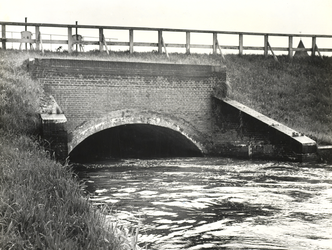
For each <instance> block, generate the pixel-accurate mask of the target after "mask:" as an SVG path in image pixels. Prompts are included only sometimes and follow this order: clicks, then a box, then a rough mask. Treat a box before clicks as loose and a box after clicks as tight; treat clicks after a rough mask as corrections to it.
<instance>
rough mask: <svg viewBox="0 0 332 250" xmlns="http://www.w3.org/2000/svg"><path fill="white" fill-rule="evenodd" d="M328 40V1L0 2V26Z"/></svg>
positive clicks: (331, 20) (331, 24)
mask: <svg viewBox="0 0 332 250" xmlns="http://www.w3.org/2000/svg"><path fill="white" fill-rule="evenodd" d="M25 17H27V18H28V22H38V23H63V24H74V23H75V21H78V22H79V24H98V25H110V26H111V25H115V26H134V27H135V26H136V27H137V26H139V27H141V26H143V27H158V28H188V29H208V30H221V31H224V30H225V31H252V32H278V33H295V34H299V33H300V32H301V33H303V34H311V33H313V34H332V1H331V0H55V1H50V0H0V20H1V21H10V22H24V18H25Z"/></svg>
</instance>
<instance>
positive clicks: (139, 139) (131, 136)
mask: <svg viewBox="0 0 332 250" xmlns="http://www.w3.org/2000/svg"><path fill="white" fill-rule="evenodd" d="M195 156H202V152H201V151H200V150H199V149H198V148H197V146H196V145H195V144H193V143H192V142H191V141H190V140H189V139H187V138H186V137H185V136H183V135H182V134H181V133H179V132H177V131H174V130H172V129H169V128H165V127H159V126H154V125H149V124H128V125H121V126H118V127H114V128H110V129H106V130H103V131H100V132H98V133H96V134H93V135H91V136H90V137H88V138H86V139H85V140H84V141H83V142H81V143H80V144H79V145H77V146H76V147H75V148H74V149H73V151H72V152H71V153H70V155H69V157H70V161H72V162H81V163H82V162H90V161H96V160H105V159H111V158H165V157H195Z"/></svg>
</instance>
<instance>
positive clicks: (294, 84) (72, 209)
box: [0, 50, 332, 249]
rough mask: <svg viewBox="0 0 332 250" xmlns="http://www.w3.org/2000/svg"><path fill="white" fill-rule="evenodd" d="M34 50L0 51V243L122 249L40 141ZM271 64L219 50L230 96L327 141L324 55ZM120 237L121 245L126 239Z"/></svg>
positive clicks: (205, 60) (212, 60) (329, 109)
mask: <svg viewBox="0 0 332 250" xmlns="http://www.w3.org/2000/svg"><path fill="white" fill-rule="evenodd" d="M39 56H41V55H40V54H39V53H38V52H19V51H2V50H0V249H10V248H11V249H130V247H129V245H128V244H129V242H128V240H124V239H123V238H121V237H120V236H119V235H120V234H119V232H118V230H117V229H116V228H113V227H112V225H110V224H107V223H106V222H105V218H104V216H103V215H102V214H101V213H100V212H99V211H96V210H95V209H94V208H93V207H92V206H91V205H90V203H89V202H88V201H87V200H86V199H83V198H82V197H83V191H82V187H81V185H80V184H79V183H78V182H77V181H76V180H75V179H74V178H73V173H72V172H71V171H70V169H68V167H63V166H61V165H60V164H57V163H55V162H54V161H52V160H51V159H50V158H49V156H48V155H47V154H46V153H45V152H44V151H43V150H42V148H40V146H39V144H40V140H39V139H38V133H39V128H40V124H39V118H38V115H37V114H38V111H39V110H38V109H39V100H40V97H41V96H42V95H43V90H42V86H40V85H39V83H38V82H36V81H32V80H31V79H30V78H29V76H28V74H27V73H26V72H25V70H24V69H23V68H22V67H21V66H22V65H23V62H24V60H26V59H27V58H29V57H39ZM44 56H47V57H60V58H84V59H98V60H125V61H143V62H145V61H146V62H151V61H152V62H164V63H191V64H220V61H221V60H220V59H221V58H220V56H212V55H190V56H188V55H183V54H170V59H167V58H166V56H165V55H159V54H157V53H137V54H136V53H134V54H128V53H111V55H106V54H99V53H94V52H92V53H82V54H81V53H80V54H76V55H75V54H73V55H68V54H66V53H51V52H49V53H46V54H45V55H44ZM279 61H280V63H276V62H274V61H273V59H272V58H268V59H266V58H264V57H262V56H237V55H226V66H227V77H228V81H229V83H230V85H231V86H232V89H231V91H230V93H229V96H230V98H233V99H235V100H237V101H239V102H241V103H243V104H245V105H248V106H249V107H251V108H253V109H256V110H257V111H260V112H262V113H263V114H265V115H267V116H269V117H271V118H273V119H275V120H277V121H279V122H281V123H284V124H286V125H288V126H290V127H292V128H294V129H296V130H298V131H300V132H303V133H305V134H306V135H308V136H309V137H312V138H313V139H315V140H318V142H319V143H320V144H328V143H330V144H332V96H331V95H332V58H324V60H320V59H318V58H316V59H311V58H305V59H296V58H294V60H293V61H292V62H290V61H288V59H287V58H286V57H280V58H279ZM126 244H127V245H126Z"/></svg>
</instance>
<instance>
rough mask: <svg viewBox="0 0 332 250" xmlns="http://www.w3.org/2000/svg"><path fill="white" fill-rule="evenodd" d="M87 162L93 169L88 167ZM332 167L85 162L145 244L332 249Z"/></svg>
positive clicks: (100, 195)
mask: <svg viewBox="0 0 332 250" xmlns="http://www.w3.org/2000/svg"><path fill="white" fill-rule="evenodd" d="M84 166H85V167H88V168H84ZM331 170H332V166H331V165H326V164H320V165H318V164H301V163H287V162H265V161H241V160H233V159H232V160H231V159H227V158H177V159H161V160H160V159H159V160H119V161H109V162H106V161H105V162H99V163H95V164H89V165H81V166H80V171H79V176H80V178H82V179H83V180H85V181H86V185H87V186H86V191H87V192H88V193H89V194H90V201H91V202H92V203H93V204H94V205H96V206H100V205H105V204H107V207H108V208H109V213H110V214H112V216H113V217H116V218H117V220H118V221H119V223H123V224H125V225H126V226H127V227H128V228H132V229H133V230H137V229H138V230H139V238H138V240H139V246H140V247H142V248H145V247H146V248H147V249H158V250H160V249H172V250H174V249H189V250H199V249H204V250H206V249H306V250H307V249H332V178H331V177H332V172H331Z"/></svg>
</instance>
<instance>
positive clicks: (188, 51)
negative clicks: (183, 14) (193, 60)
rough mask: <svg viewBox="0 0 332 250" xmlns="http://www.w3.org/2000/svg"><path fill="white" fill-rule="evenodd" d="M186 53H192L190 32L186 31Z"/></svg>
mask: <svg viewBox="0 0 332 250" xmlns="http://www.w3.org/2000/svg"><path fill="white" fill-rule="evenodd" d="M186 54H190V32H189V31H187V32H186Z"/></svg>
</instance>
